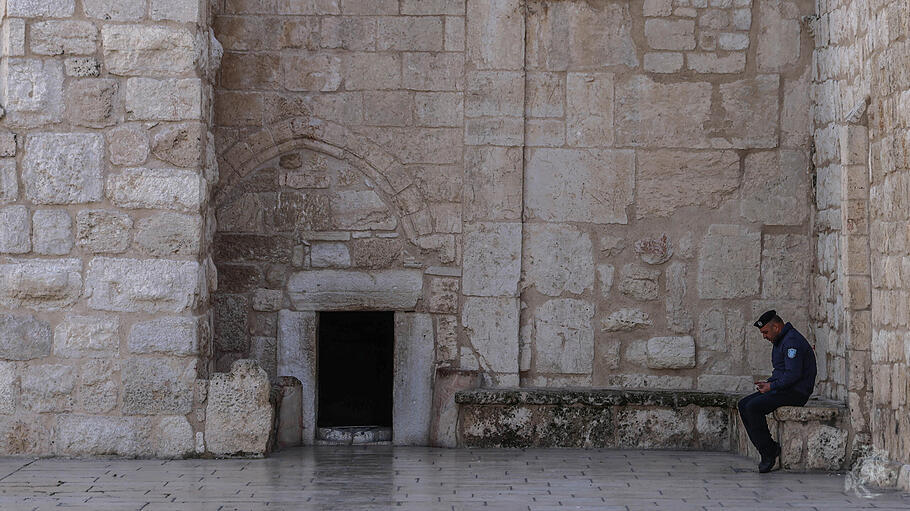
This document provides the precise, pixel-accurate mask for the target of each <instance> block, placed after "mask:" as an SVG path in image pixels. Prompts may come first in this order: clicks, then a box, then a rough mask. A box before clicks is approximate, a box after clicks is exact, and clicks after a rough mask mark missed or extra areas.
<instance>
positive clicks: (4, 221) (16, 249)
mask: <svg viewBox="0 0 910 511" xmlns="http://www.w3.org/2000/svg"><path fill="white" fill-rule="evenodd" d="M31 233H32V226H31V222H29V219H28V208H27V207H25V206H7V207H5V208H0V253H3V254H25V253H27V252H28V251H30V250H31V248H32V241H31Z"/></svg>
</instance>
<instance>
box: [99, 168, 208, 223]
mask: <svg viewBox="0 0 910 511" xmlns="http://www.w3.org/2000/svg"><path fill="white" fill-rule="evenodd" d="M205 188H206V183H205V179H203V178H202V177H201V176H200V175H199V174H198V173H197V172H194V171H191V170H180V169H147V168H130V169H123V171H122V172H120V173H119V174H112V175H110V176H108V178H107V196H108V198H109V199H110V200H111V202H113V203H114V204H116V205H117V206H120V207H122V208H133V209H172V210H175V211H182V212H185V213H197V212H199V209H200V207H201V206H202V203H203V201H204V200H205Z"/></svg>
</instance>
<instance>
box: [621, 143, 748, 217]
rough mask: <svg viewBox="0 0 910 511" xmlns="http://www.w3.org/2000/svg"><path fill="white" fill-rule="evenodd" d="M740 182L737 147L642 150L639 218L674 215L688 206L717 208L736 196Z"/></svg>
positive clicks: (639, 165) (638, 202)
mask: <svg viewBox="0 0 910 511" xmlns="http://www.w3.org/2000/svg"><path fill="white" fill-rule="evenodd" d="M739 185H740V173H739V155H738V154H736V153H735V152H734V151H707V152H704V151H703V152H697V153H696V152H688V151H670V150H658V151H639V152H638V200H637V201H636V205H637V213H638V218H648V217H653V216H659V217H665V216H670V215H671V214H672V213H674V212H675V211H676V210H678V209H680V208H684V207H687V206H699V207H704V208H711V209H714V208H717V207H719V206H720V205H721V204H722V203H723V202H724V201H726V200H728V199H732V198H734V197H735V192H736V190H737V189H738V188H739ZM744 193H745V192H744Z"/></svg>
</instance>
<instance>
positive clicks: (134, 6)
mask: <svg viewBox="0 0 910 511" xmlns="http://www.w3.org/2000/svg"><path fill="white" fill-rule="evenodd" d="M147 1H148V0H82V4H83V7H82V8H83V10H84V11H85V15H86V16H88V17H89V18H96V19H101V20H111V21H137V20H140V19H142V18H143V17H145V9H146V2H147ZM183 3H184V4H190V3H192V2H183Z"/></svg>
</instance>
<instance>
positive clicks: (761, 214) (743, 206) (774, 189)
mask: <svg viewBox="0 0 910 511" xmlns="http://www.w3.org/2000/svg"><path fill="white" fill-rule="evenodd" d="M808 168H809V160H808V158H807V156H806V154H805V153H804V152H803V151H800V150H796V151H794V150H781V151H769V152H756V153H749V154H748V155H746V159H745V173H744V175H743V183H746V184H747V186H746V187H744V188H743V192H742V199H741V201H740V206H739V207H740V213H741V214H742V216H743V218H745V219H747V220H749V221H751V222H760V223H763V224H766V225H800V224H802V223H803V222H804V221H805V219H806V215H807V214H808V211H807V210H808V201H807V200H806V198H807V195H808V193H809V191H808V186H809V184H808V181H809V177H808V176H809V173H808Z"/></svg>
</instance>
